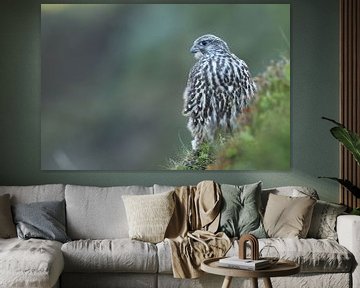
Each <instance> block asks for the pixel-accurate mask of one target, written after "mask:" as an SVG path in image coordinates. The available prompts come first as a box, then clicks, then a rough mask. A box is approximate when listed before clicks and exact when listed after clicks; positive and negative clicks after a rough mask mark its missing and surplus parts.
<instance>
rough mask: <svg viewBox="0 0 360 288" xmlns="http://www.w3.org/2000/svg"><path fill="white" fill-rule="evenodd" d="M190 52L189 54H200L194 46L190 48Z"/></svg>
mask: <svg viewBox="0 0 360 288" xmlns="http://www.w3.org/2000/svg"><path fill="white" fill-rule="evenodd" d="M190 52H191V53H196V52H200V49H199V47H197V46H196V45H193V46H192V47H191V48H190Z"/></svg>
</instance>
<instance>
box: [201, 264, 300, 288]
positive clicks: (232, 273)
mask: <svg viewBox="0 0 360 288" xmlns="http://www.w3.org/2000/svg"><path fill="white" fill-rule="evenodd" d="M219 259H221V258H211V259H207V260H204V261H203V262H202V263H201V270H203V271H205V272H207V273H210V274H216V275H222V276H225V279H224V282H223V285H222V288H229V287H230V284H231V280H232V278H233V277H242V278H251V279H252V283H253V287H254V288H258V278H263V279H264V283H265V287H266V288H272V284H271V280H270V277H279V276H289V275H293V274H296V273H299V272H300V266H299V265H298V264H296V263H295V262H292V261H288V260H279V261H278V262H277V263H276V264H274V265H272V266H271V267H270V268H266V269H261V270H255V271H253V270H244V269H236V268H228V267H222V266H220V265H219Z"/></svg>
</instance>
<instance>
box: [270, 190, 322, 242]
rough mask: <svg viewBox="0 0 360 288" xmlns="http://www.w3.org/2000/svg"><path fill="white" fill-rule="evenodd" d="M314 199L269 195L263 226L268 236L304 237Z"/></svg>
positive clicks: (307, 229)
mask: <svg viewBox="0 0 360 288" xmlns="http://www.w3.org/2000/svg"><path fill="white" fill-rule="evenodd" d="M315 203H316V200H315V199H313V198H311V197H308V196H306V197H288V196H280V195H275V194H270V195H269V200H268V203H267V205H266V210H265V215H264V228H265V231H266V233H267V234H268V236H269V237H279V238H293V237H299V238H306V235H307V233H308V231H309V227H310V222H311V216H312V212H313V209H314V205H315Z"/></svg>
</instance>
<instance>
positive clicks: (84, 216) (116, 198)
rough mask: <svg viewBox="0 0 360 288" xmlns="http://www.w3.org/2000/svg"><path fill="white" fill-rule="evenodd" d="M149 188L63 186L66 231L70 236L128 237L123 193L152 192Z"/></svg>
mask: <svg viewBox="0 0 360 288" xmlns="http://www.w3.org/2000/svg"><path fill="white" fill-rule="evenodd" d="M152 193H153V188H152V187H142V186H118V187H104V188H100V187H92V186H77V185H66V187H65V200H66V220H67V233H68V235H69V237H70V238H71V239H115V238H128V237H129V234H128V224H127V220H126V213H125V207H124V204H123V201H122V198H121V197H122V196H123V195H142V194H152Z"/></svg>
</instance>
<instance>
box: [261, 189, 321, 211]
mask: <svg viewBox="0 0 360 288" xmlns="http://www.w3.org/2000/svg"><path fill="white" fill-rule="evenodd" d="M270 194H275V195H281V196H289V197H306V196H310V197H311V198H314V199H319V195H318V194H317V192H316V190H315V189H313V188H310V187H304V186H283V187H276V188H267V189H263V190H262V192H261V206H262V212H263V213H264V212H265V208H266V205H267V201H268V200H269V195H270Z"/></svg>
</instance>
